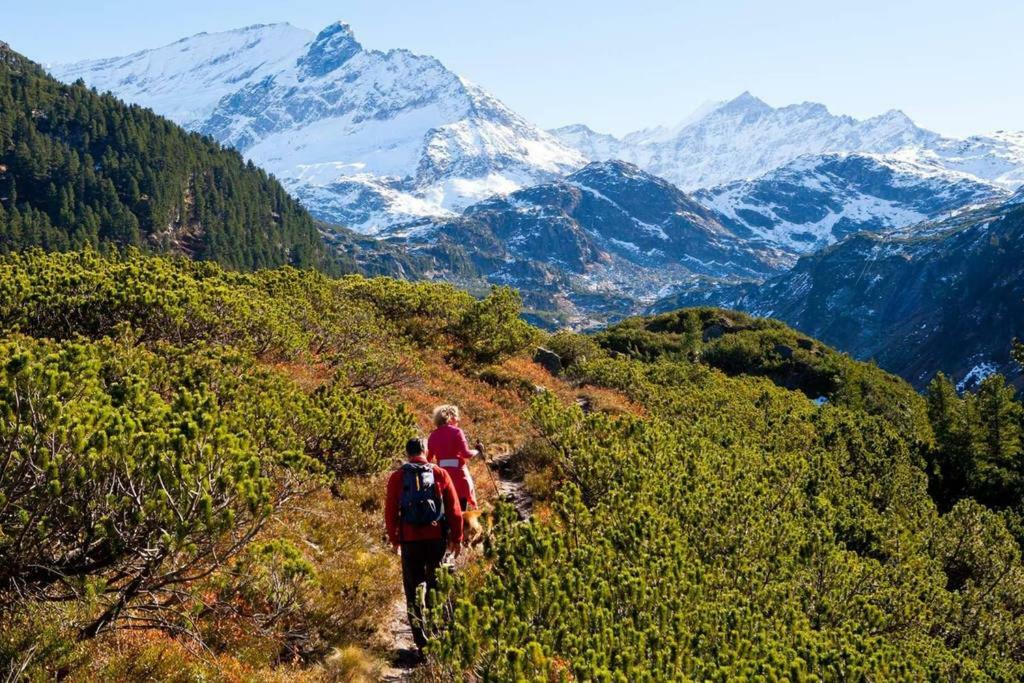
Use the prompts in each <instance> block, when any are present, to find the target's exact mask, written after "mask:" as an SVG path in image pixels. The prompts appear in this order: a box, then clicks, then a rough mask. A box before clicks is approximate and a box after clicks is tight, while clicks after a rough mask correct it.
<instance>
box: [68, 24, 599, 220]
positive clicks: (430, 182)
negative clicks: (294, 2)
mask: <svg viewBox="0 0 1024 683" xmlns="http://www.w3.org/2000/svg"><path fill="white" fill-rule="evenodd" d="M52 70H53V73H54V74H55V75H56V76H58V77H59V78H61V79H64V80H75V79H78V78H82V79H84V80H85V82H86V83H87V84H89V85H91V86H94V87H96V88H98V89H100V90H110V91H112V92H113V93H114V94H116V95H118V96H120V97H122V98H124V99H126V100H128V101H131V102H137V103H140V104H143V105H145V106H150V107H152V108H153V109H154V110H155V111H157V112H158V113H161V114H165V115H167V116H169V117H171V118H172V119H174V120H175V121H177V122H179V123H181V124H182V125H184V126H186V127H188V128H190V129H191V130H197V131H200V132H203V133H207V134H210V135H212V136H214V137H215V138H216V139H217V140H219V141H221V142H223V143H225V144H228V145H231V146H233V147H235V148H236V149H238V150H239V151H241V152H243V154H244V155H245V156H246V157H247V158H248V159H250V160H252V161H253V162H254V163H256V164H257V165H259V166H261V167H263V168H265V169H267V170H268V171H270V172H272V173H274V174H275V175H276V176H277V177H278V178H280V179H281V180H282V182H283V183H284V184H285V186H286V187H287V188H288V189H289V190H290V191H292V192H293V193H294V194H295V195H296V196H297V197H298V198H299V199H300V200H301V201H302V202H303V204H304V205H305V206H307V207H308V208H309V209H310V210H311V211H312V212H313V214H314V215H316V216H317V217H318V218H321V219H323V220H327V221H333V222H340V223H343V224H345V225H347V226H349V227H350V228H353V229H355V230H357V231H359V232H365V233H372V232H376V231H377V230H379V229H381V228H383V227H386V226H387V225H390V224H394V223H396V222H402V221H408V220H410V219H413V218H416V217H421V216H437V215H449V216H450V215H453V213H452V212H453V210H456V209H458V208H461V207H463V206H465V205H467V204H469V203H472V202H473V201H477V200H480V199H483V198H485V197H487V196H490V195H491V194H493V193H495V192H509V191H513V190H516V189H518V188H520V187H523V186H525V185H532V184H536V183H538V182H543V181H546V180H549V179H551V178H553V177H556V176H559V175H564V174H565V173H568V172H571V171H573V170H575V169H577V168H579V167H581V166H582V165H583V164H584V163H585V160H584V159H583V157H582V156H581V155H580V154H579V153H578V152H576V151H574V150H571V149H569V148H567V147H565V146H564V145H562V144H561V143H559V142H558V141H557V140H555V139H554V138H553V137H551V136H550V135H548V134H547V133H545V132H544V131H542V130H539V129H538V128H536V127H534V126H533V125H531V124H530V123H529V122H527V121H525V120H524V119H523V118H521V117H520V116H519V115H517V114H516V113H515V112H513V111H511V110H510V109H508V108H507V107H506V106H505V105H503V104H502V103H501V102H500V101H498V100H497V99H495V98H494V97H492V96H491V95H489V94H488V93H487V92H485V91H484V90H482V89H481V88H479V87H478V86H476V85H474V84H472V83H470V82H468V81H466V80H465V79H463V78H460V77H459V76H458V75H456V74H454V73H452V72H451V71H449V70H448V69H447V68H445V67H444V65H442V64H441V63H440V62H439V61H437V60H436V59H434V58H432V57H426V56H420V55H414V54H412V53H411V52H409V51H407V50H389V51H387V52H380V51H376V50H366V49H364V48H363V47H362V46H361V45H360V43H359V42H358V41H357V40H356V38H355V36H354V35H353V33H352V30H351V28H350V27H349V26H348V25H346V24H342V23H336V24H332V25H330V26H328V27H326V28H325V29H324V30H323V31H321V32H320V33H319V34H317V35H316V36H313V35H312V34H310V33H308V32H306V31H302V30H299V29H296V28H293V27H291V26H288V25H271V26H252V27H249V28H246V29H240V30H237V31H229V32H226V33H220V34H212V35H211V34H200V35H197V36H193V37H191V38H186V39H184V40H180V41H178V42H176V43H173V44H171V45H168V46H165V47H162V48H158V49H156V50H148V51H144V52H140V53H137V54H134V55H130V56H128V57H121V58H113V59H102V60H95V61H88V62H81V63H77V64H71V65H60V66H55V67H53V69H52ZM193 84H195V85H194V86H193Z"/></svg>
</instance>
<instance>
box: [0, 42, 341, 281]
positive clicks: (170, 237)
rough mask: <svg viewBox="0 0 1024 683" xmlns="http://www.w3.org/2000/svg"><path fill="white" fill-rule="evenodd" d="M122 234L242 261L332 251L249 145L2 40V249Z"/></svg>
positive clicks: (300, 259) (324, 262)
mask: <svg viewBox="0 0 1024 683" xmlns="http://www.w3.org/2000/svg"><path fill="white" fill-rule="evenodd" d="M111 245H113V246H118V247H124V246H139V247H145V248H147V249H152V250H156V251H164V252H174V253H183V254H187V255H189V256H192V257H195V258H199V259H208V260H214V261H218V262H220V263H222V264H224V265H227V266H230V267H233V268H241V269H252V268H260V267H273V266H279V265H286V264H288V265H294V266H300V267H321V268H322V267H327V266H329V264H330V261H331V259H330V258H329V257H328V253H327V250H326V247H325V246H324V245H323V243H322V241H321V238H320V234H319V232H318V230H317V228H316V226H315V224H314V222H313V220H312V218H311V217H310V216H309V215H308V214H307V213H306V212H305V210H304V209H302V207H300V206H299V205H298V204H297V203H296V202H295V201H294V200H293V199H291V198H290V197H289V196H288V195H287V193H285V191H284V189H283V188H282V187H281V185H280V184H279V183H278V182H277V181H276V180H275V179H273V178H272V177H269V176H267V174H266V173H265V172H263V171H262V170H260V169H258V168H256V167H255V166H253V165H252V164H247V163H246V162H244V161H243V160H242V157H241V156H240V155H239V154H238V153H237V152H235V151H232V150H227V149H224V148H223V147H221V146H220V145H218V144H217V143H215V142H214V141H212V140H211V139H209V138H206V137H203V136H200V135H197V134H192V133H187V132H185V131H184V130H182V129H181V128H179V127H178V126H176V125H175V124H173V123H171V122H170V121H168V120H166V119H164V118H161V117H159V116H157V115H155V114H154V113H153V112H151V111H149V110H147V109H143V108H141V107H138V106H129V105H126V104H124V103H122V102H121V101H119V100H117V99H115V98H114V97H112V96H109V95H98V94H96V93H95V92H93V91H91V90H89V89H88V88H86V87H85V86H84V85H81V84H75V85H70V86H67V85H63V84H61V83H59V82H58V81H56V80H55V79H53V78H51V77H50V76H48V75H47V74H46V73H45V72H44V71H43V69H42V68H41V67H39V66H38V65H36V64H34V63H33V62H31V61H29V60H28V59H26V58H25V57H23V56H21V55H19V54H18V53H16V52H14V51H12V50H11V49H10V48H9V47H7V45H6V44H3V43H0V252H2V253H8V252H11V251H17V250H19V249H23V248H25V247H30V246H41V247H44V248H46V249H48V250H67V249H75V248H81V247H84V246H92V247H100V246H111Z"/></svg>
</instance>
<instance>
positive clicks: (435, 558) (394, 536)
mask: <svg viewBox="0 0 1024 683" xmlns="http://www.w3.org/2000/svg"><path fill="white" fill-rule="evenodd" d="M405 453H406V455H407V456H408V458H409V460H408V462H406V463H405V464H404V465H402V467H400V468H399V469H397V470H395V471H394V472H393V473H392V474H391V477H390V478H389V479H388V489H387V498H386V499H385V501H384V524H385V526H386V527H387V532H388V541H390V543H391V545H392V547H393V548H394V549H395V552H397V553H399V554H401V556H402V584H403V585H404V587H405V602H406V606H407V608H408V612H409V626H410V627H411V628H412V636H413V640H415V641H416V647H418V648H420V649H422V648H423V646H424V645H426V644H427V638H426V634H425V633H424V631H423V603H422V601H421V600H420V597H419V587H420V584H422V583H426V585H427V591H426V592H427V596H428V597H429V595H430V591H431V590H433V589H434V588H436V587H437V570H438V568H439V567H440V566H441V562H442V561H443V560H444V554H445V549H446V548H447V550H450V551H451V552H452V554H453V555H455V556H456V557H457V556H458V555H459V552H460V551H461V549H462V508H461V507H460V506H459V498H458V495H456V491H455V486H454V485H453V484H452V480H451V477H449V476H448V473H447V472H445V471H444V469H443V468H441V467H438V466H437V465H431V464H430V463H428V462H427V459H426V457H424V455H423V441H421V440H420V439H411V440H409V442H408V443H407V444H406V445H405Z"/></svg>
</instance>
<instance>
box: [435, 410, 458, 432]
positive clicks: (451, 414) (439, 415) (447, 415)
mask: <svg viewBox="0 0 1024 683" xmlns="http://www.w3.org/2000/svg"><path fill="white" fill-rule="evenodd" d="M458 419H459V407H458V406H453V405H443V406H438V407H436V408H434V426H435V427H442V426H444V425H446V424H448V423H449V422H454V421H455V420H458Z"/></svg>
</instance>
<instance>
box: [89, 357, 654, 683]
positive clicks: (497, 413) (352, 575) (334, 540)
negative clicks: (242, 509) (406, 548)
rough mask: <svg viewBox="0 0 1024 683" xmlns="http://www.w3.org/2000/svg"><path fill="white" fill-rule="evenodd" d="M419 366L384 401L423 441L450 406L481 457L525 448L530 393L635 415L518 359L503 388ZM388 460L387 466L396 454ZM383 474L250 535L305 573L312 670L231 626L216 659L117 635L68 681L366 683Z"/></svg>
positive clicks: (380, 577) (290, 368) (381, 616)
mask: <svg viewBox="0 0 1024 683" xmlns="http://www.w3.org/2000/svg"><path fill="white" fill-rule="evenodd" d="M419 360H420V361H421V363H419V364H418V367H419V371H418V373H417V377H416V380H415V381H413V382H411V383H408V384H406V385H404V386H400V387H397V388H396V400H399V401H401V402H403V403H405V405H406V408H407V409H408V410H409V411H410V412H412V413H413V414H414V415H415V417H416V420H417V424H418V426H419V428H420V429H421V430H422V432H423V433H424V434H427V433H429V431H430V429H431V422H430V412H431V409H432V408H433V407H434V406H435V405H437V404H439V403H455V404H457V405H458V406H459V407H460V408H461V411H462V415H463V417H462V427H463V429H464V430H465V431H466V434H467V436H468V437H469V439H470V441H471V442H475V441H476V440H478V439H479V440H481V441H483V442H484V443H485V444H486V446H487V448H488V454H489V455H492V456H493V455H499V456H501V455H507V454H510V453H512V452H514V451H518V450H519V449H521V448H523V446H524V445H526V444H527V443H529V442H530V441H531V440H532V439H533V438H534V436H535V434H534V433H533V430H532V428H531V427H530V425H529V423H528V422H527V419H526V415H527V411H528V409H529V406H530V400H531V398H532V396H533V394H534V389H533V388H534V387H537V388H538V389H537V390H540V389H539V388H543V389H545V390H547V391H551V392H553V393H554V394H555V395H557V396H558V398H559V399H560V400H562V401H563V402H565V403H570V404H571V403H573V402H577V401H578V400H579V399H583V400H585V401H586V402H587V404H588V405H589V407H590V408H591V409H593V410H601V411H606V412H609V413H611V414H634V415H640V414H642V410H641V409H640V407H639V406H637V405H636V404H634V403H632V402H631V401H629V400H628V399H627V398H625V397H624V396H622V395H621V394H619V393H617V392H614V391H609V390H607V389H600V388H596V387H578V386H574V385H572V384H571V383H569V382H566V381H564V380H562V379H560V378H556V377H553V376H551V375H550V374H549V373H547V372H546V371H545V370H544V369H543V368H542V367H540V366H539V365H537V364H535V363H533V362H532V361H531V360H530V359H529V358H528V357H525V356H521V357H515V358H511V359H508V360H506V361H504V362H503V363H501V364H500V365H498V366H495V372H498V373H501V375H500V376H501V377H502V378H506V379H508V380H509V381H503V382H493V381H492V382H490V383H489V382H487V381H483V380H482V379H481V378H480V377H479V376H477V375H476V374H474V373H473V372H471V371H460V370H458V369H455V368H453V367H451V366H449V365H448V364H447V363H445V362H444V360H443V357H442V355H441V354H440V353H433V352H425V353H423V354H422V357H421V358H420V359H419ZM272 367H273V368H274V369H275V370H276V371H278V372H281V373H282V374H284V375H286V376H288V377H289V378H291V379H293V380H295V381H296V382H298V383H299V384H300V386H302V387H303V388H304V389H306V390H307V391H312V390H314V389H315V388H316V387H318V386H320V385H322V384H323V383H324V382H326V381H328V380H329V379H330V376H331V373H330V370H329V369H328V368H327V367H326V366H324V365H319V364H304V363H277V364H274V365H273V366H272ZM394 455H395V459H394V462H395V465H397V464H399V463H400V462H401V459H402V454H400V453H396V454H394ZM486 468H487V465H486V464H485V463H484V462H480V461H473V462H471V463H470V469H471V472H472V473H473V476H474V478H475V480H476V485H477V494H478V498H479V499H480V500H481V501H482V502H483V503H484V507H485V508H486V507H489V501H492V500H493V499H494V498H495V497H496V496H497V493H498V492H497V490H496V488H495V486H494V478H493V477H492V476H491V475H490V474H489V473H488V472H487V469H486ZM387 474H388V473H387V472H384V473H381V474H379V475H376V476H372V477H360V478H354V479H350V480H348V481H346V482H344V483H343V484H342V485H341V486H339V487H337V493H338V494H339V495H331V494H330V493H329V492H327V491H326V490H323V491H318V492H316V493H314V494H313V495H310V496H308V497H306V498H303V499H301V500H299V501H296V502H295V503H293V504H292V505H291V506H289V507H288V508H286V509H285V510H283V511H282V512H281V513H280V514H279V515H278V517H277V518H276V519H275V520H274V521H273V522H272V523H271V524H269V525H268V526H267V528H266V529H265V530H264V531H263V532H262V534H261V539H271V538H284V539H288V540H289V541H291V542H292V543H293V545H295V546H296V547H297V548H299V549H300V550H301V552H302V555H303V557H304V558H305V559H306V560H308V561H309V562H310V563H311V564H312V565H313V567H314V568H315V570H316V574H317V577H318V583H317V588H316V589H315V591H313V592H312V593H311V594H310V595H309V596H308V599H309V604H307V605H306V606H305V608H306V609H307V610H308V613H307V614H305V615H304V616H303V618H305V619H307V620H308V621H307V622H303V624H302V626H303V627H304V628H310V629H313V630H316V629H319V630H318V634H319V635H318V637H320V638H322V639H324V642H322V643H320V645H321V646H322V651H323V653H324V654H323V655H322V656H321V657H320V658H319V659H318V660H316V661H313V662H307V663H306V664H305V665H303V664H301V663H299V662H288V661H285V662H282V661H281V660H280V657H279V655H280V651H281V650H280V645H281V644H280V643H279V642H273V641H267V640H266V639H261V638H259V637H251V636H250V634H247V633H246V631H245V627H244V625H243V624H236V625H235V626H234V628H235V630H236V631H237V632H235V633H230V632H223V633H220V634H219V638H220V640H221V642H222V643H224V644H228V643H231V645H230V647H228V648H226V649H225V650H224V651H221V652H209V651H207V652H203V651H202V650H200V649H197V648H195V647H190V645H189V644H188V643H187V642H185V641H182V640H179V639H175V638H173V637H170V636H167V635H165V634H162V633H157V632H124V633H114V634H111V635H109V636H106V637H103V638H100V639H97V640H96V641H94V642H92V643H89V644H88V645H87V647H88V648H89V651H90V656H89V657H87V658H86V659H87V660H88V661H89V663H88V665H87V666H86V667H85V668H84V669H81V670H78V671H76V672H74V673H73V675H72V676H71V677H70V680H75V681H87V680H114V679H116V680H169V681H175V680H181V681H185V680H213V681H225V682H230V683H234V682H235V681H239V682H240V681H255V680H260V681H299V682H304V681H342V680H345V681H370V680H375V679H376V677H377V676H378V675H379V673H380V671H381V666H382V662H383V661H384V658H386V657H387V655H388V652H387V649H388V646H389V643H388V640H389V636H390V634H389V633H387V632H386V627H387V625H388V623H389V618H388V615H389V611H390V610H391V609H392V606H393V604H394V601H395V600H396V599H398V598H399V597H400V594H401V582H400V577H399V573H400V572H399V567H398V562H397V559H396V558H395V557H394V555H391V554H390V553H389V549H388V548H387V546H386V544H385V543H384V541H383V520H382V512H381V509H382V500H383V491H384V482H385V478H386V476H387ZM539 474H541V475H542V476H543V474H544V473H539ZM534 514H535V515H536V516H538V517H539V518H541V519H543V518H545V517H546V516H547V515H548V514H549V511H548V510H547V509H546V507H544V506H543V505H540V506H537V507H536V508H535V510H534ZM458 566H459V571H462V572H466V573H467V576H468V578H470V580H479V579H480V578H482V575H483V574H484V573H485V572H486V565H485V564H483V563H481V562H480V561H479V553H478V552H477V551H468V552H467V553H465V554H464V555H463V557H462V558H460V561H459V562H458ZM474 577H475V578H474ZM225 628H226V627H225ZM226 630H227V629H226ZM327 640H332V642H326V641H327ZM275 658H277V659H275Z"/></svg>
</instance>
